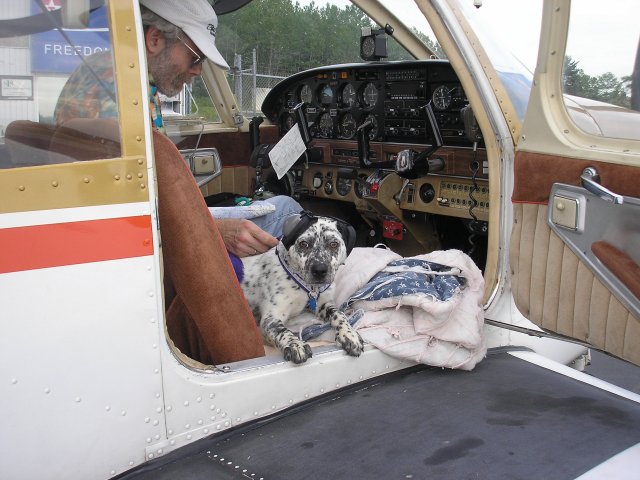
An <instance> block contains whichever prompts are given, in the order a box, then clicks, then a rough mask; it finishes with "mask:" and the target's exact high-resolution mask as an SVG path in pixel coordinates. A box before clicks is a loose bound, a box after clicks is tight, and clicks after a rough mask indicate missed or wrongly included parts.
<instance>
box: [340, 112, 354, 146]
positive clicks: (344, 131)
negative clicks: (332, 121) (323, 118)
mask: <svg viewBox="0 0 640 480" xmlns="http://www.w3.org/2000/svg"><path fill="white" fill-rule="evenodd" d="M338 128H339V130H340V136H341V137H342V138H346V139H347V140H350V139H352V138H353V137H355V136H356V128H358V124H357V123H356V119H355V117H354V116H353V115H351V114H350V113H346V114H345V115H343V116H342V118H341V119H340V124H339V125H338Z"/></svg>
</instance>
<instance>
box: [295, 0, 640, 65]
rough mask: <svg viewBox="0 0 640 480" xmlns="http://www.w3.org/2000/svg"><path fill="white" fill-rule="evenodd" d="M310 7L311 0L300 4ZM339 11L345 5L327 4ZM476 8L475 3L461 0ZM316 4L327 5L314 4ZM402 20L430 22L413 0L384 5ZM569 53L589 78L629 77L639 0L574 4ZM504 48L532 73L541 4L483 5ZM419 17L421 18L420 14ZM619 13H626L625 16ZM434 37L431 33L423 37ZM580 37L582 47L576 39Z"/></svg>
mask: <svg viewBox="0 0 640 480" xmlns="http://www.w3.org/2000/svg"><path fill="white" fill-rule="evenodd" d="M298 1H299V2H300V3H301V4H303V5H304V4H308V3H310V2H311V1H312V0H298ZM328 1H329V2H330V3H333V4H336V5H338V6H340V7H342V6H344V5H347V4H349V3H350V2H348V1H347V0H328ZM463 1H464V2H467V3H468V4H469V5H473V0H463ZM315 3H316V5H320V4H324V3H325V0H315ZM383 3H385V4H386V5H387V7H388V8H389V9H391V10H392V11H393V12H394V13H395V14H396V15H397V16H398V17H400V19H401V20H402V21H404V22H405V23H407V24H408V25H409V26H412V27H416V28H418V29H419V30H423V29H424V28H425V25H426V22H425V21H424V17H422V21H420V17H421V16H422V15H421V14H420V13H419V11H418V10H417V7H416V6H415V2H414V1H413V0H383ZM572 9H573V12H572V14H575V15H576V17H575V18H576V20H575V21H572V23H571V31H570V35H569V43H568V47H567V54H568V55H570V56H571V57H572V58H573V59H574V60H578V67H579V68H582V69H583V70H584V72H585V73H586V74H588V75H591V76H597V75H600V74H602V73H605V72H609V71H610V72H612V73H613V74H615V75H616V76H617V77H621V76H624V75H630V74H631V72H632V70H633V61H634V59H635V53H636V48H637V47H638V39H639V36H640V20H639V19H640V0H607V1H606V2H602V0H574V1H573V5H572ZM474 10H475V11H476V14H477V16H478V17H479V18H480V19H481V21H482V22H483V23H484V24H485V25H486V26H487V27H488V29H489V30H490V32H491V33H492V34H493V36H494V37H495V39H496V40H497V42H498V43H499V44H500V45H503V46H504V47H505V48H506V49H508V50H510V51H511V52H512V53H513V54H515V55H516V57H518V58H519V59H520V60H521V61H522V62H523V63H524V64H525V65H526V66H527V67H528V68H529V70H531V71H533V69H534V68H535V63H536V59H537V52H538V39H539V34H540V22H541V17H542V0H482V6H481V7H480V8H479V9H474ZM416 12H417V13H416ZM620 12H624V13H623V14H621V13H620ZM425 33H427V34H428V35H429V36H430V37H432V38H433V35H432V34H430V32H425ZM577 38H580V41H579V42H578V41H577V40H574V39H577Z"/></svg>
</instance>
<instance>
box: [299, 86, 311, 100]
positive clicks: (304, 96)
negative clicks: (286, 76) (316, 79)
mask: <svg viewBox="0 0 640 480" xmlns="http://www.w3.org/2000/svg"><path fill="white" fill-rule="evenodd" d="M299 96H300V101H301V102H304V103H306V104H307V105H310V104H311V102H312V101H313V91H312V90H311V87H310V86H309V85H303V86H302V88H300V94H299Z"/></svg>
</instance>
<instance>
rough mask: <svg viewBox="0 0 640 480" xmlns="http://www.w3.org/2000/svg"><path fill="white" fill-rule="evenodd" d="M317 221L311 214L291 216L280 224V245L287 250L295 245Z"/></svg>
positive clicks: (305, 212)
mask: <svg viewBox="0 0 640 480" xmlns="http://www.w3.org/2000/svg"><path fill="white" fill-rule="evenodd" d="M317 221H318V217H316V216H315V215H313V214H312V213H311V212H307V211H303V212H301V213H300V215H291V216H289V217H287V218H286V219H285V220H284V223H283V224H282V244H283V245H284V247H285V248H286V249H287V250H289V247H291V245H293V244H294V243H296V240H297V239H298V237H299V236H300V235H301V234H302V233H303V232H304V231H305V230H306V229H307V228H309V227H310V226H311V224H313V223H315V222H317Z"/></svg>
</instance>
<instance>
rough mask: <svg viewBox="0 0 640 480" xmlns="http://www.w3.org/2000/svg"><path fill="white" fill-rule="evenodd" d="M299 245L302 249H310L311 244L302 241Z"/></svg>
mask: <svg viewBox="0 0 640 480" xmlns="http://www.w3.org/2000/svg"><path fill="white" fill-rule="evenodd" d="M299 245H300V248H309V242H306V241H304V240H303V241H301V242H300V244H299Z"/></svg>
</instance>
